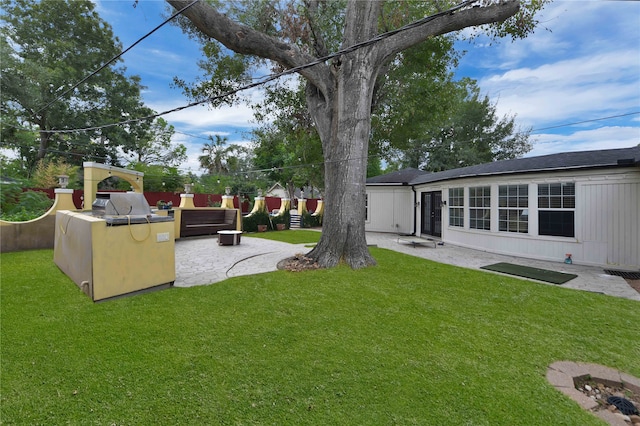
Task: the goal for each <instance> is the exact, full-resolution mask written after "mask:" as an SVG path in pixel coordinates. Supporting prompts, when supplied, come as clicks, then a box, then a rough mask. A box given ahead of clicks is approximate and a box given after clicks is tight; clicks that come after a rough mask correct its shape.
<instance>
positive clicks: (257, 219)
mask: <svg viewBox="0 0 640 426" xmlns="http://www.w3.org/2000/svg"><path fill="white" fill-rule="evenodd" d="M269 219H270V218H269V213H267V212H266V211H258V212H256V213H253V214H251V215H249V216H245V217H243V218H242V230H243V231H244V232H257V231H258V225H268V226H270V220H269Z"/></svg>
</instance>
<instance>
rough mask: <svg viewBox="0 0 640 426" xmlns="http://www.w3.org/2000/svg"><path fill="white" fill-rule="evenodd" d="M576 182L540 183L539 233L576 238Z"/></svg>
mask: <svg viewBox="0 0 640 426" xmlns="http://www.w3.org/2000/svg"><path fill="white" fill-rule="evenodd" d="M575 211H576V185H575V182H553V183H539V184H538V235H543V236H550V237H567V238H575V235H576V226H575Z"/></svg>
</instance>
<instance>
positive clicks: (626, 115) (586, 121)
mask: <svg viewBox="0 0 640 426" xmlns="http://www.w3.org/2000/svg"><path fill="white" fill-rule="evenodd" d="M635 114H640V111H634V112H628V113H626V114H619V115H611V116H609V117H600V118H593V119H591V120H583V121H577V122H575V123H568V124H558V125H557V126H549V127H542V128H540V129H535V130H532V131H531V133H533V132H541V131H543V130H550V129H559V128H561V127H569V126H575V125H577V124H584V123H593V122H594V121H602V120H609V119H611V118H620V117H628V116H630V115H635Z"/></svg>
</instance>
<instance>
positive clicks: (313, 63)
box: [47, 0, 477, 133]
mask: <svg viewBox="0 0 640 426" xmlns="http://www.w3.org/2000/svg"><path fill="white" fill-rule="evenodd" d="M197 1H198V0H196V1H194V2H193V3H196V2H197ZM476 1H477V0H466V1H464V2H462V3H459V4H457V5H456V6H453V7H451V8H450V9H447V10H445V11H443V12H438V13H436V14H434V15H430V16H427V17H424V18H422V19H419V20H417V21H414V22H411V23H409V24H407V25H405V26H402V27H400V28H397V29H395V30H391V31H388V32H386V33H382V34H379V35H377V36H375V37H373V38H371V39H369V40H366V41H363V42H360V43H356V44H354V45H352V46H349V47H347V48H345V49H341V50H338V51H337V52H335V53H332V54H329V55H326V56H324V57H321V58H317V59H315V60H314V61H311V62H309V63H307V64H303V65H299V66H297V67H293V68H289V69H287V70H284V71H282V72H279V73H276V74H271V75H269V76H266V77H264V78H263V79H260V80H259V81H256V82H253V83H250V84H247V85H244V86H240V87H238V88H236V89H232V90H229V91H227V92H225V93H223V94H220V95H216V96H212V97H209V98H206V99H204V100H200V101H195V102H191V103H189V104H187V105H183V106H181V107H177V108H173V109H170V110H167V111H163V112H160V113H155V114H150V115H147V116H144V117H140V118H136V119H130V120H124V121H120V122H117V123H110V124H103V125H100V126H91V127H84V128H76V129H59V130H53V129H52V130H48V131H47V132H48V133H72V132H86V131H91V130H100V129H104V128H109V127H114V126H119V125H125V124H132V123H137V122H141V121H147V120H153V119H156V118H158V117H161V116H163V115H167V114H171V113H174V112H179V111H182V110H185V109H188V108H192V107H194V106H197V105H201V104H204V103H208V102H213V101H216V100H218V99H222V98H226V97H229V96H231V95H234V94H236V93H238V92H241V91H244V90H248V89H252V88H254V87H258V86H262V85H264V84H266V83H269V82H271V81H274V80H277V79H279V78H280V77H283V76H286V75H290V74H295V73H297V72H299V71H302V70H305V69H307V68H311V67H314V66H316V65H319V64H322V63H324V62H327V61H329V60H331V59H333V58H335V57H338V56H341V55H345V54H348V53H351V52H354V51H356V50H358V49H361V48H363V47H367V46H370V45H372V44H375V43H378V42H380V41H382V40H384V39H386V38H389V37H391V36H393V35H396V34H399V33H401V32H403V31H407V30H410V29H413V28H415V27H418V26H420V25H423V24H425V23H427V22H429V21H432V20H434V19H436V18H438V17H440V16H444V15H449V14H451V13H453V12H456V11H458V10H460V9H462V8H464V7H466V6H469V5H471V4H472V3H475V2H476ZM193 3H192V4H193ZM192 4H190V5H189V6H191V5H192Z"/></svg>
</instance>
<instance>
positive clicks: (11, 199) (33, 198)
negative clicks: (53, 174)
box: [0, 188, 53, 222]
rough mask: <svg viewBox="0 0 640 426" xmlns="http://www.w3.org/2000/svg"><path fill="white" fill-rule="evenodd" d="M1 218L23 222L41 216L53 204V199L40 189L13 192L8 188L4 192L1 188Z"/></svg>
mask: <svg viewBox="0 0 640 426" xmlns="http://www.w3.org/2000/svg"><path fill="white" fill-rule="evenodd" d="M1 201H2V212H1V214H0V217H1V218H2V220H7V221H10V222H23V221H27V220H31V219H35V218H37V217H40V216H42V215H43V214H44V213H46V212H47V210H49V209H50V208H51V206H52V205H53V200H52V199H50V198H49V197H48V196H47V194H45V193H44V192H40V191H26V192H19V193H18V194H15V191H13V190H10V191H9V194H5V190H4V188H2V200H1Z"/></svg>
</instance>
